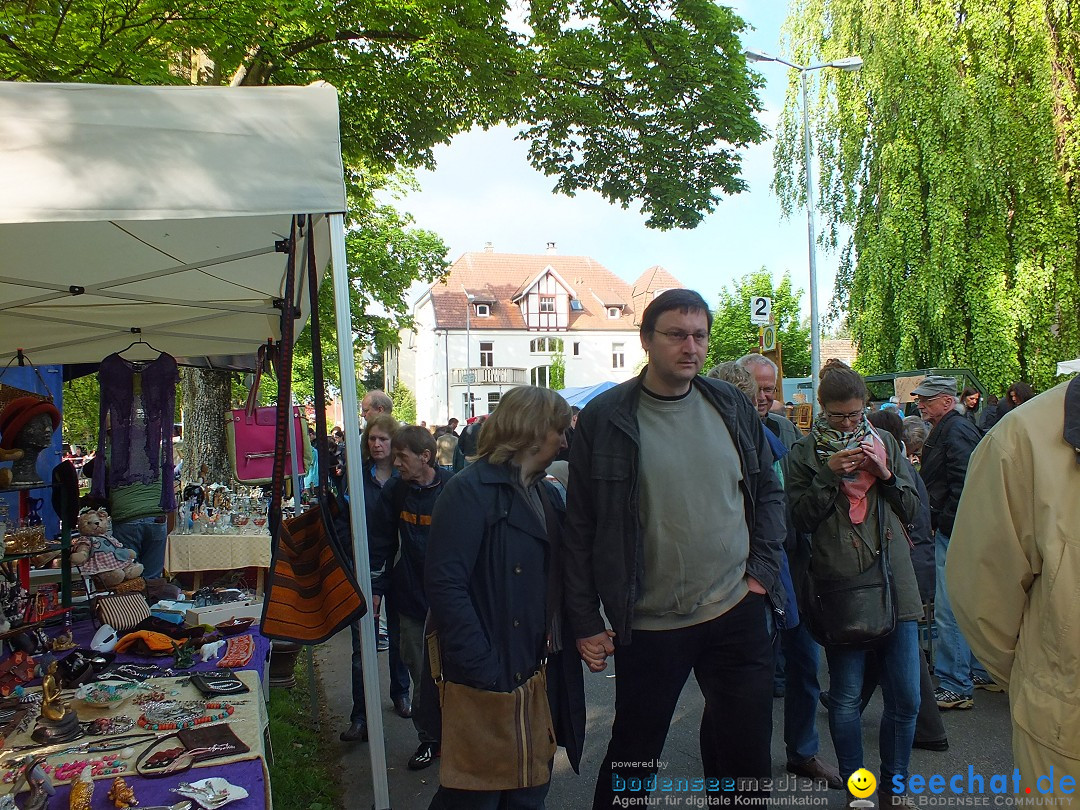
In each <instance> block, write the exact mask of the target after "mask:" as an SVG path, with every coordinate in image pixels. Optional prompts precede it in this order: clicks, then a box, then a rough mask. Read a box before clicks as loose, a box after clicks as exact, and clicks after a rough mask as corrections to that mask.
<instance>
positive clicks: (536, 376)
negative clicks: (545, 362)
mask: <svg viewBox="0 0 1080 810" xmlns="http://www.w3.org/2000/svg"><path fill="white" fill-rule="evenodd" d="M529 383H530V384H531V385H535V386H537V387H539V388H550V387H551V367H550V366H537V367H536V368H534V369H532V370H530V371H529Z"/></svg>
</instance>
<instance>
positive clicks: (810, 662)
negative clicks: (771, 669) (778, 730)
mask: <svg viewBox="0 0 1080 810" xmlns="http://www.w3.org/2000/svg"><path fill="white" fill-rule="evenodd" d="M780 644H781V646H782V647H783V651H784V679H785V681H786V682H787V688H786V689H785V691H784V745H785V747H786V748H787V760H788V762H790V763H792V764H793V765H800V764H802V763H804V762H806V761H807V760H809V759H810V758H811V757H814V756H817V752H818V747H819V746H820V742H821V741H820V740H819V738H818V732H817V724H816V719H817V707H818V696H819V695H820V694H821V687H820V685H819V684H818V677H817V671H818V658H819V651H820V650H821V647H819V646H818V643H817V642H816V641H814V639H813V638H812V637H811V635H810V630H809V629H808V628H807V626H806V622H800V623H799V624H797V625H795V627H793V628H792V629H790V630H781V631H780Z"/></svg>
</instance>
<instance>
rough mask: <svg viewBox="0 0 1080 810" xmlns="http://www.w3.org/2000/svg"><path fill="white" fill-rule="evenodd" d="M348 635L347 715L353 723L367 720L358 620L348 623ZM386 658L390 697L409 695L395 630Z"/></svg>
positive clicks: (406, 668)
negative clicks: (349, 707) (349, 704)
mask: <svg viewBox="0 0 1080 810" xmlns="http://www.w3.org/2000/svg"><path fill="white" fill-rule="evenodd" d="M383 605H384V606H385V605H386V600H385V599H383ZM384 609H385V607H384ZM395 629H396V628H395ZM349 635H350V636H352V714H351V715H349V721H350V722H353V723H355V722H356V721H357V720H367V709H366V704H365V703H364V658H363V656H362V655H361V653H360V623H359V622H353V623H352V624H351V625H349ZM388 635H389V632H388ZM387 658H388V661H387V663H388V664H389V665H390V699H391V700H397V699H398V698H399V697H406V698H407V697H408V696H409V669H408V667H406V666H405V663H404V662H403V661H402V660H401V653H400V651H399V648H398V637H397V633H396V632H395V633H394V634H393V635H390V650H389V652H388V654H387Z"/></svg>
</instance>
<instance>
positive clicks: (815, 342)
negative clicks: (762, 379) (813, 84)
mask: <svg viewBox="0 0 1080 810" xmlns="http://www.w3.org/2000/svg"><path fill="white" fill-rule="evenodd" d="M743 55H744V56H745V57H746V59H747V61H749V62H779V63H780V64H781V65H787V66H788V67H789V68H791V69H793V70H797V71H799V84H800V87H801V90H802V114H803V160H804V161H805V162H806V236H807V239H808V241H809V253H810V388H811V399H810V402H811V404H812V405H813V407H814V409H815V410H816V409H817V407H818V401H817V388H818V375H819V374H820V373H821V329H820V324H819V320H820V318H819V314H818V297H817V255H816V252H815V249H814V241H815V235H814V184H813V182H812V180H811V177H810V161H811V154H810V105H809V104H808V103H807V96H806V74H807V73H809V72H810V71H812V70H822V69H823V68H836V69H837V70H844V71H849V72H850V71H855V70H858V69H859V68H861V67H862V66H863V60H862V57H861V56H847V57H844V58H843V59H834V60H833V61H831V62H823V63H822V64H820V65H799V64H796V63H795V62H789V61H788V60H787V59H781V58H780V57H779V56H773V55H771V54H768V53H763V52H761V51H751V50H746V51H743Z"/></svg>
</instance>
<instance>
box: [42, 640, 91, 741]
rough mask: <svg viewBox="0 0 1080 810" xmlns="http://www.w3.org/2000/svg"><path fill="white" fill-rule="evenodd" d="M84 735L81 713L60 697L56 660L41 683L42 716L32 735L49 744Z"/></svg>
mask: <svg viewBox="0 0 1080 810" xmlns="http://www.w3.org/2000/svg"><path fill="white" fill-rule="evenodd" d="M81 736H83V730H82V726H81V725H79V715H77V714H76V713H75V711H74V710H73V709H72V708H71V707H70V706H68V705H67V704H66V703H64V702H63V701H62V700H61V699H60V682H59V681H58V680H57V677H56V661H53V662H52V663H51V664H49V671H48V673H47V674H46V675H45V679H44V681H42V684H41V716H40V717H39V718H38V722H37V728H35V729H34V733H33V734H31V735H30V737H31V739H33V740H34V742H37V743H42V744H47V743H56V742H67V741H68V740H74V739H76V738H78V737H81Z"/></svg>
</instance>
